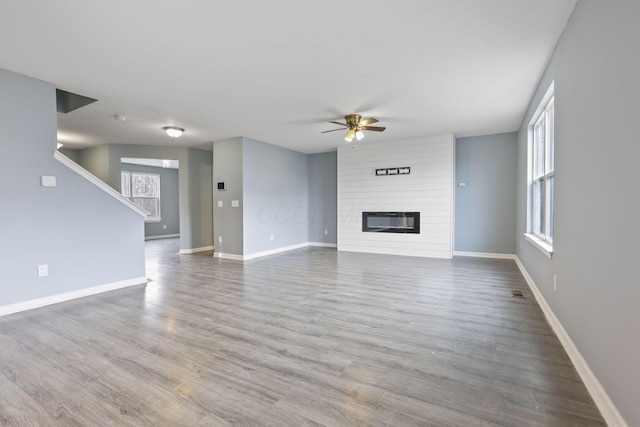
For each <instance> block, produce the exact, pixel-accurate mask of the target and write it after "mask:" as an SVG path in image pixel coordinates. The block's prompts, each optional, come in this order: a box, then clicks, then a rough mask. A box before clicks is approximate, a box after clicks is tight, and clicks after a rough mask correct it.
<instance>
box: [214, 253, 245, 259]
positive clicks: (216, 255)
mask: <svg viewBox="0 0 640 427" xmlns="http://www.w3.org/2000/svg"><path fill="white" fill-rule="evenodd" d="M213 257H214V258H222V259H232V260H234V261H244V256H243V255H236V254H225V253H222V252H214V253H213Z"/></svg>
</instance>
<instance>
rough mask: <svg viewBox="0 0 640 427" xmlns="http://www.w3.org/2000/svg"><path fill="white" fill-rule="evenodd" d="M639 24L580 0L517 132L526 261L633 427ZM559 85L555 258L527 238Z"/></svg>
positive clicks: (634, 7) (638, 414) (615, 4)
mask: <svg viewBox="0 0 640 427" xmlns="http://www.w3.org/2000/svg"><path fill="white" fill-rule="evenodd" d="M638 16H640V3H639V2H633V1H623V0H614V1H607V2H602V1H586V0H585V1H582V0H581V1H578V2H577V4H576V7H575V10H574V11H573V14H572V16H571V18H570V19H569V22H568V24H567V27H566V29H565V31H564V33H563V35H562V37H561V38H560V41H559V43H558V45H557V47H556V51H555V53H554V55H553V58H552V60H551V62H550V64H549V66H548V68H547V71H546V73H545V76H544V77H543V79H542V81H541V82H540V85H539V87H538V89H537V92H536V94H535V95H534V97H533V99H532V101H531V104H530V105H529V109H528V111H527V113H526V115H525V117H524V120H523V122H522V126H521V127H520V131H519V133H518V196H517V202H518V214H517V233H518V235H517V238H518V248H517V249H518V258H519V259H520V260H521V262H522V264H523V266H524V267H525V269H526V270H527V271H528V273H529V274H530V276H531V277H532V279H533V281H534V282H535V283H536V285H537V287H538V289H539V290H540V293H541V294H542V296H543V297H544V299H545V300H546V302H547V304H548V305H549V307H550V308H551V309H552V310H553V312H554V313H555V316H556V317H557V319H558V320H559V322H560V323H561V324H562V326H563V328H564V330H565V331H566V332H567V334H568V335H569V337H570V339H571V340H572V341H573V343H574V344H575V347H576V348H577V350H578V351H579V353H580V354H581V356H582V358H583V359H584V361H585V362H586V364H587V365H588V367H589V369H590V370H591V371H592V373H593V375H594V376H595V378H597V381H598V382H599V383H600V385H601V386H602V388H603V389H604V390H605V391H606V394H607V395H608V397H609V398H610V400H611V402H612V403H613V405H615V408H617V411H619V413H620V414H621V415H622V417H624V419H625V420H626V423H627V424H628V425H630V426H637V425H640V405H638V396H640V358H638V354H639V353H640V340H638V339H637V337H638V330H639V327H640V310H639V309H638V301H640V285H639V284H640V279H639V277H640V276H639V275H638V266H637V265H638V260H639V259H640V250H639V249H638V247H639V246H638V237H639V236H640V221H639V220H638V212H640V197H638V189H637V187H636V185H637V183H638V182H640V168H639V167H638V159H639V158H640V144H638V126H637V121H638V117H639V116H640V107H639V105H640V104H639V103H638V99H640V85H639V84H638V75H640V53H639V51H638V49H636V48H634V46H637V42H638V40H640V26H638V23H637V17H638ZM552 81H555V147H556V150H555V183H556V184H555V194H554V209H555V210H554V222H555V235H554V241H553V248H554V253H553V257H552V259H548V258H547V257H546V256H545V255H544V254H543V253H541V252H540V251H539V250H538V249H537V248H535V247H534V246H533V245H532V244H531V243H530V242H529V241H527V240H526V239H525V238H524V236H523V233H525V232H526V231H527V143H528V141H527V135H528V127H529V123H530V121H531V119H532V117H533V113H534V111H535V109H536V108H537V107H538V105H539V103H540V100H541V98H542V96H543V95H544V93H545V92H546V90H547V88H548V87H549V85H550V83H551V82H552ZM554 276H555V277H557V285H558V289H557V291H555V290H554V286H553V283H554ZM614 412H615V411H613V412H612V413H614ZM611 425H614V424H613V423H612V424H611ZM615 425H621V423H620V422H615Z"/></svg>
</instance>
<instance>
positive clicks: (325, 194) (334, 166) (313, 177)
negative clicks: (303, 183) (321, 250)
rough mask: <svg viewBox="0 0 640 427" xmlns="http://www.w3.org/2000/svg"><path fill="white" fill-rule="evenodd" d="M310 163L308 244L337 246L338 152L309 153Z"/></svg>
mask: <svg viewBox="0 0 640 427" xmlns="http://www.w3.org/2000/svg"><path fill="white" fill-rule="evenodd" d="M308 162H309V166H308V168H309V241H310V242H319V243H337V242H338V238H337V229H338V214H337V212H338V152H337V151H332V152H329V153H319V154H310V155H308ZM325 230H327V233H328V234H326V235H325V234H324V231H325Z"/></svg>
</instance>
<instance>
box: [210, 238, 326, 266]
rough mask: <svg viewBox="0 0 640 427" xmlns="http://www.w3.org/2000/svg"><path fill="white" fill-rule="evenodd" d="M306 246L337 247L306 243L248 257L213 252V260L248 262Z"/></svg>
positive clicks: (319, 243)
mask: <svg viewBox="0 0 640 427" xmlns="http://www.w3.org/2000/svg"><path fill="white" fill-rule="evenodd" d="M308 246H321V247H325V248H336V247H338V245H337V244H335V243H323V242H306V243H299V244H297V245H291V246H284V247H282V248H276V249H270V250H268V251H263V252H256V253H253V254H249V255H236V254H225V253H222V252H214V253H213V256H214V257H215V258H222V259H233V260H236V261H248V260H250V259H255V258H260V257H263V256H267V255H275V254H279V253H281V252H287V251H292V250H295V249H302V248H306V247H308Z"/></svg>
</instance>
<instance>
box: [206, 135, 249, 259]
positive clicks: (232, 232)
mask: <svg viewBox="0 0 640 427" xmlns="http://www.w3.org/2000/svg"><path fill="white" fill-rule="evenodd" d="M218 182H224V183H225V184H226V187H227V189H226V190H224V191H220V190H218V187H217V183H218ZM232 200H238V202H239V204H240V206H239V207H237V208H232V207H231V201H232ZM219 201H221V202H222V204H223V206H222V207H218V202H219ZM213 206H214V208H213V209H214V214H213V234H214V237H215V238H214V242H215V245H214V246H215V251H216V252H217V253H226V254H234V255H242V254H243V253H244V252H243V232H242V222H243V218H242V210H243V208H244V197H243V191H242V138H233V139H228V140H224V141H216V142H214V143H213ZM219 238H222V243H220V242H219V240H218V239H219Z"/></svg>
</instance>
